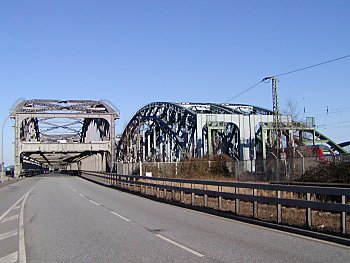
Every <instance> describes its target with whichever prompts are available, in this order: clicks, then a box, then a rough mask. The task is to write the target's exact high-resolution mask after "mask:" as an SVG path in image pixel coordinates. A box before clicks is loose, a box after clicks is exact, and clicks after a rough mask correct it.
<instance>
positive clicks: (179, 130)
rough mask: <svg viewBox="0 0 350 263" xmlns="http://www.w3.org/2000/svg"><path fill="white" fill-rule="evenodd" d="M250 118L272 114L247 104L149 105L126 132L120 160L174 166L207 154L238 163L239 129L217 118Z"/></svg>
mask: <svg viewBox="0 0 350 263" xmlns="http://www.w3.org/2000/svg"><path fill="white" fill-rule="evenodd" d="M250 114H257V115H260V114H264V115H272V112H271V111H269V110H266V109H263V108H259V107H255V106H251V105H244V104H214V103H208V104H205V103H170V102H154V103H150V104H148V105H146V106H144V107H143V108H141V109H140V110H139V111H137V113H136V114H135V115H134V116H133V118H132V119H131V120H130V122H129V123H128V125H127V127H126V128H125V130H124V132H123V134H122V136H121V138H120V140H119V142H118V145H117V159H118V160H119V161H124V162H137V161H167V162H172V161H179V160H182V159H184V158H188V157H202V156H203V155H208V154H226V155H229V156H231V157H235V158H237V159H239V158H241V153H240V131H239V127H238V125H237V124H236V123H234V122H230V121H219V120H218V119H217V118H216V116H219V115H220V116H224V115H236V116H237V115H250ZM203 118H204V121H203ZM205 118H206V119H205Z"/></svg>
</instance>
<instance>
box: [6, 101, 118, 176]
mask: <svg viewBox="0 0 350 263" xmlns="http://www.w3.org/2000/svg"><path fill="white" fill-rule="evenodd" d="M10 117H11V118H13V119H14V120H15V175H16V176H18V175H19V174H20V173H21V172H22V171H24V170H28V169H40V168H44V167H45V168H50V169H75V170H78V169H87V170H98V171H111V170H113V169H114V165H115V120H116V119H118V118H119V111H118V109H117V108H116V107H115V106H113V105H112V104H111V103H110V102H107V101H103V100H101V101H94V100H46V99H32V100H22V101H20V102H18V103H17V104H16V105H15V106H14V107H13V109H12V110H11V114H10Z"/></svg>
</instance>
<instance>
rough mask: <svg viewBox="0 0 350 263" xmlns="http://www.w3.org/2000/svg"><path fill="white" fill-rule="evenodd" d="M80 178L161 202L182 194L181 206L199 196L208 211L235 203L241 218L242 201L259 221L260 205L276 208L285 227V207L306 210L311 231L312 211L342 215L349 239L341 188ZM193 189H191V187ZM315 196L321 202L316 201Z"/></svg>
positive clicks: (345, 192)
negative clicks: (262, 192) (293, 195)
mask: <svg viewBox="0 0 350 263" xmlns="http://www.w3.org/2000/svg"><path fill="white" fill-rule="evenodd" d="M81 176H82V177H84V178H87V179H89V180H92V181H95V182H98V183H101V184H104V185H108V186H114V187H119V188H124V189H128V190H130V191H136V188H137V187H139V188H140V189H141V190H140V191H141V192H142V191H143V194H146V195H153V196H156V197H157V198H160V192H161V191H163V196H166V193H167V191H170V192H171V198H172V200H173V199H174V196H175V193H176V192H179V193H180V202H182V203H183V202H184V194H191V205H192V206H195V205H196V198H195V197H196V196H202V197H203V198H204V207H208V197H214V198H217V207H218V210H222V207H223V203H222V199H223V198H224V199H225V200H232V201H234V202H235V205H234V207H235V213H236V214H237V215H239V214H240V201H246V202H251V203H252V204H253V207H252V210H253V211H252V216H253V218H256V219H257V218H258V204H268V205H275V206H276V218H277V220H276V221H277V222H276V223H278V224H281V223H282V206H287V207H297V208H305V209H306V213H305V217H306V220H305V222H306V227H308V228H310V229H311V228H312V209H315V210H319V211H330V212H336V213H340V226H341V227H340V230H341V231H340V233H341V234H343V235H348V234H349V233H348V232H349V231H347V217H348V215H347V214H348V213H350V204H348V203H349V197H350V189H348V188H340V187H317V186H299V185H282V184H258V183H242V182H222V181H209V180H193V179H179V178H157V177H146V176H133V175H117V174H112V173H99V172H91V171H81ZM188 186H190V187H188ZM210 186H211V187H213V186H215V187H217V191H215V190H209V189H208V187H210ZM223 187H226V188H227V187H229V188H232V190H233V191H232V192H227V191H223ZM240 189H250V190H251V194H242V193H239V192H240ZM258 190H266V191H272V192H274V193H275V197H271V196H262V195H259V194H258ZM282 193H297V194H298V195H299V197H300V198H298V199H293V198H285V197H282ZM316 195H317V196H318V197H319V198H318V199H319V200H315V199H316V198H315V197H316ZM326 196H328V197H329V196H332V198H333V200H329V199H327V198H325V199H327V200H326V201H320V199H322V197H326Z"/></svg>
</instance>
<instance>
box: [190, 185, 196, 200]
mask: <svg viewBox="0 0 350 263" xmlns="http://www.w3.org/2000/svg"><path fill="white" fill-rule="evenodd" d="M191 189H193V184H192V183H191ZM194 203H195V195H194V193H193V192H192V193H191V205H194Z"/></svg>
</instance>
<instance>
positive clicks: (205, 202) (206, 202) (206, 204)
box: [204, 184, 208, 207]
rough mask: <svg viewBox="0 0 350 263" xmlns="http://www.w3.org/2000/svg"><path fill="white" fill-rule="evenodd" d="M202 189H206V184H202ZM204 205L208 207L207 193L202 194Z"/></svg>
mask: <svg viewBox="0 0 350 263" xmlns="http://www.w3.org/2000/svg"><path fill="white" fill-rule="evenodd" d="M204 190H205V191H206V190H208V187H207V185H206V184H205V185H204ZM204 206H205V207H208V195H207V194H205V195H204Z"/></svg>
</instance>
